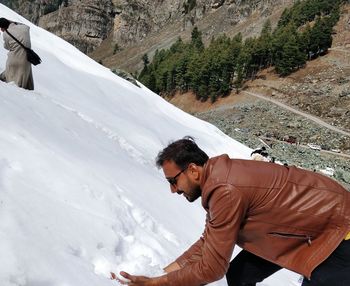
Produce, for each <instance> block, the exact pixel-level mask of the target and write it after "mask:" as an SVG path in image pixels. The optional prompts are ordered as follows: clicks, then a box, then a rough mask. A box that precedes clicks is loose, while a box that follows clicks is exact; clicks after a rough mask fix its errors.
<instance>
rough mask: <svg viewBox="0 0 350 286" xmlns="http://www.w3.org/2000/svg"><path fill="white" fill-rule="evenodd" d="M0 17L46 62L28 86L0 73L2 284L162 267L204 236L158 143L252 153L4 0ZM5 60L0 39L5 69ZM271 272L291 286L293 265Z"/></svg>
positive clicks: (75, 281) (83, 280) (89, 284)
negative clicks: (188, 140)
mask: <svg viewBox="0 0 350 286" xmlns="http://www.w3.org/2000/svg"><path fill="white" fill-rule="evenodd" d="M0 17H6V18H8V19H10V20H13V21H18V22H22V23H26V24H28V25H30V26H31V36H32V47H33V49H34V50H35V51H36V52H37V53H38V54H39V55H40V56H41V58H42V60H43V63H42V64H40V65H39V66H36V67H33V71H34V81H35V91H27V90H24V89H20V88H18V87H16V86H15V85H14V84H12V83H9V84H7V83H3V82H0V253H1V255H0V284H1V286H10V285H16V286H44V285H45V286H95V285H99V286H107V285H116V284H117V283H116V282H115V281H111V280H109V272H110V271H115V272H118V271H119V270H127V271H130V272H131V273H135V274H137V273H139V274H146V275H158V274H161V268H162V267H163V266H165V265H166V264H167V263H169V262H171V261H172V259H174V258H176V257H177V256H178V255H180V254H181V253H182V252H183V251H184V250H186V248H187V247H188V246H189V245H190V244H191V243H192V242H194V241H195V240H196V239H197V238H198V236H199V235H200V234H201V232H202V228H203V226H204V213H203V210H202V209H201V207H200V205H199V202H196V203H195V204H189V203H187V201H185V200H184V199H183V198H182V197H180V196H174V195H172V194H171V193H170V190H169V186H168V184H167V182H166V181H165V180H164V178H163V176H162V173H161V172H160V171H159V170H158V169H157V168H156V167H155V166H154V158H155V156H156V155H157V153H158V151H159V150H160V149H162V148H163V147H164V146H166V145H167V144H168V143H169V142H170V141H172V140H176V139H179V138H181V137H183V136H185V135H192V136H194V137H195V138H196V139H197V142H198V144H199V145H200V146H201V147H203V149H204V150H205V151H207V152H208V154H209V155H217V154H221V153H228V154H229V155H230V156H231V157H238V158H248V156H249V154H250V150H249V149H248V148H247V147H245V146H243V145H242V144H240V143H238V142H236V141H234V140H232V139H230V138H229V137H227V136H226V135H225V134H223V133H222V132H221V131H220V130H218V129H217V128H216V127H214V126H212V125H210V124H208V123H206V122H203V121H201V120H198V119H196V118H194V117H192V116H190V115H188V114H186V113H184V112H182V111H181V110H179V109H177V108H175V107H174V106H172V105H170V104H169V103H167V102H166V101H164V100H163V99H162V98H160V97H159V96H158V95H156V94H154V93H152V92H151V91H149V90H148V89H146V88H145V87H142V88H138V87H136V86H134V85H132V84H131V83H129V82H127V81H125V80H123V79H121V78H119V77H117V76H116V75H114V74H113V73H111V72H110V71H109V70H108V69H106V68H104V67H103V66H101V65H99V64H98V63H96V62H94V61H93V60H91V59H90V58H88V57H87V56H85V55H84V54H82V53H81V52H80V51H78V50H77V49H75V48H74V47H73V46H71V45H70V44H68V43H67V42H65V41H63V40H61V39H60V38H58V37H56V36H54V35H52V34H50V33H48V32H46V31H44V30H43V29H41V28H38V27H36V26H34V25H32V24H31V23H29V22H27V21H26V20H25V19H23V18H22V17H21V16H19V15H17V14H16V13H14V12H13V11H11V10H9V9H8V8H7V7H5V6H3V5H1V4H0ZM0 45H1V46H2V37H1V40H0ZM5 63H6V51H5V50H4V49H3V48H0V69H1V70H3V69H4V67H5ZM271 279H272V280H271V282H266V283H265V284H264V285H282V284H279V283H278V281H280V280H281V279H283V280H284V282H283V285H297V284H295V282H294V281H293V280H294V276H293V274H290V273H289V272H284V273H283V272H282V274H279V276H278V275H277V277H276V278H271ZM276 281H277V282H276ZM212 285H226V282H225V281H220V282H216V283H213V284H212Z"/></svg>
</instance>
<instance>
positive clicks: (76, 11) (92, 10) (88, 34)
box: [38, 0, 115, 53]
mask: <svg viewBox="0 0 350 286" xmlns="http://www.w3.org/2000/svg"><path fill="white" fill-rule="evenodd" d="M114 16H115V12H114V6H113V3H112V1H111V0H85V1H79V0H68V1H67V2H66V4H64V3H62V4H61V5H60V6H59V9H58V10H56V11H54V12H51V13H49V14H46V15H43V16H41V17H40V18H39V21H38V24H39V26H40V27H43V28H44V29H46V30H48V31H50V32H52V33H54V34H56V35H58V36H60V37H62V38H63V39H65V40H67V41H68V42H70V43H71V44H73V45H74V46H75V47H77V48H78V49H80V50H81V51H83V52H85V53H89V52H91V51H93V50H94V49H95V48H96V47H98V46H99V45H100V44H101V42H102V41H103V39H105V38H106V37H107V35H108V34H109V33H110V31H111V30H112V28H113V19H114Z"/></svg>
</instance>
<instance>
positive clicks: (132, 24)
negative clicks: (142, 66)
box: [113, 0, 292, 46]
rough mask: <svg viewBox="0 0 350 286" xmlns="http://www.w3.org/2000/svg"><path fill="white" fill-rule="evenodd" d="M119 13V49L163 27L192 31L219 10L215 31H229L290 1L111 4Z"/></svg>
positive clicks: (129, 0) (125, 0) (137, 0)
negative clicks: (176, 27)
mask: <svg viewBox="0 0 350 286" xmlns="http://www.w3.org/2000/svg"><path fill="white" fill-rule="evenodd" d="M113 2H114V5H115V7H116V9H117V10H118V11H119V12H118V13H117V15H116V17H115V20H114V29H113V36H114V41H116V42H118V43H120V45H121V46H125V45H129V44H133V43H135V42H138V41H141V40H143V39H144V38H146V37H147V36H148V35H149V34H151V33H154V32H158V31H160V30H161V29H163V28H164V27H165V26H167V25H170V24H174V23H180V24H181V25H180V27H181V30H185V29H188V28H191V29H192V28H193V26H194V25H196V23H198V22H199V21H201V20H203V19H204V18H206V17H207V16H209V17H210V16H211V14H213V13H216V11H217V10H219V9H220V10H221V13H220V14H221V15H220V16H221V17H220V20H222V22H221V23H216V25H214V26H217V27H216V28H218V29H215V30H221V31H223V30H225V29H226V30H228V28H229V27H232V26H234V25H236V24H238V23H240V22H243V21H244V20H245V19H246V18H247V17H249V16H251V15H252V14H253V13H254V12H258V13H259V14H260V15H261V16H268V15H270V14H271V13H272V11H273V10H274V9H275V8H276V7H279V6H285V5H288V4H290V3H291V2H292V1H291V0H246V1H244V0H226V1H225V0H163V1H160V0H158V1H154V0H114V1H113ZM210 36H212V35H210Z"/></svg>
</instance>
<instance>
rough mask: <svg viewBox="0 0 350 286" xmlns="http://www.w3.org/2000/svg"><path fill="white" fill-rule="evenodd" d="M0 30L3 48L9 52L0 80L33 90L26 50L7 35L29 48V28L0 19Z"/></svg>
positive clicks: (30, 67)
mask: <svg viewBox="0 0 350 286" xmlns="http://www.w3.org/2000/svg"><path fill="white" fill-rule="evenodd" d="M0 29H1V31H2V32H3V39H4V48H5V49H6V50H9V52H8V56H7V61H6V69H5V71H4V72H3V73H1V74H0V80H2V81H5V82H11V81H13V82H15V84H16V85H17V86H19V87H22V88H25V89H28V90H34V81H33V73H32V66H31V64H30V62H28V60H27V53H26V50H25V49H24V48H23V47H22V46H21V45H20V44H19V43H17V42H16V40H14V39H13V38H12V37H11V36H10V35H9V34H8V33H7V31H8V32H10V33H11V34H12V35H13V36H14V37H15V38H17V39H18V40H19V41H20V42H21V43H22V44H23V45H24V46H26V47H28V48H30V47H31V42H30V34H29V27H28V26H27V25H24V24H21V23H16V22H11V21H9V20H7V19H5V18H0Z"/></svg>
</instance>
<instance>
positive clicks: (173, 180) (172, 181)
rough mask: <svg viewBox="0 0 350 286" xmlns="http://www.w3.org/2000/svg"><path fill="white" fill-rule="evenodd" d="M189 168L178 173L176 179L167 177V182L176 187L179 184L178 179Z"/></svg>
mask: <svg viewBox="0 0 350 286" xmlns="http://www.w3.org/2000/svg"><path fill="white" fill-rule="evenodd" d="M187 168H188V166H187V167H186V168H184V169H182V170H181V171H180V172H179V173H177V174H176V175H175V176H174V177H166V180H167V181H168V182H169V184H170V185H172V186H175V185H176V184H177V178H178V177H179V176H180V175H181V174H182V173H183V172H185V171H186V170H187Z"/></svg>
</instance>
